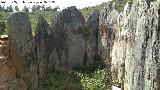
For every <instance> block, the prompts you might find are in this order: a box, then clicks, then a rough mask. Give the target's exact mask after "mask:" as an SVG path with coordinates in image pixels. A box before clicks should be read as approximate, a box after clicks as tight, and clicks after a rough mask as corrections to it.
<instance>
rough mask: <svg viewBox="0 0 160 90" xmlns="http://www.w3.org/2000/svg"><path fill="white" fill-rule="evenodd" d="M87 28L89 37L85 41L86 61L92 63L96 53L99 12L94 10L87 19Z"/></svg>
mask: <svg viewBox="0 0 160 90" xmlns="http://www.w3.org/2000/svg"><path fill="white" fill-rule="evenodd" d="M87 27H88V29H89V38H88V40H87V42H86V46H87V48H86V53H87V56H88V61H87V63H89V64H91V63H93V60H94V59H95V57H96V55H98V27H99V12H98V11H95V12H94V13H93V14H92V15H91V16H89V18H88V20H87Z"/></svg>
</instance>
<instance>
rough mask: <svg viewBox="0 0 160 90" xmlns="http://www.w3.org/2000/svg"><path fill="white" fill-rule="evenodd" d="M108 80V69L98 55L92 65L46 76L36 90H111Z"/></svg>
mask: <svg viewBox="0 0 160 90" xmlns="http://www.w3.org/2000/svg"><path fill="white" fill-rule="evenodd" d="M108 78H109V74H108V69H107V68H106V67H105V66H104V64H103V63H102V61H101V58H100V57H99V56H98V55H97V56H95V60H94V62H93V63H92V64H90V65H82V66H80V67H77V68H75V69H74V70H72V71H68V72H54V73H51V74H48V75H46V76H44V78H43V79H42V80H40V81H39V85H38V88H37V89H36V90H111V89H110V87H111V86H110V85H109V84H108V82H107V79H108Z"/></svg>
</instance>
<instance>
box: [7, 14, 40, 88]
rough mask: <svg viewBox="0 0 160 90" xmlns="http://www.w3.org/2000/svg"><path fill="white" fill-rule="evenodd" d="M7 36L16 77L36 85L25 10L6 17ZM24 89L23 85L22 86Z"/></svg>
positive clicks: (33, 49)
mask: <svg viewBox="0 0 160 90" xmlns="http://www.w3.org/2000/svg"><path fill="white" fill-rule="evenodd" d="M7 30H8V36H9V55H10V59H11V60H10V61H11V63H13V65H14V66H13V67H14V68H15V70H16V79H21V80H23V81H24V83H25V85H27V84H28V83H31V85H33V87H35V86H36V85H37V81H38V80H37V65H36V63H37V62H36V59H35V43H34V39H33V37H32V30H31V24H30V20H29V16H28V14H27V13H25V12H17V13H13V14H12V15H10V16H9V17H8V19H7ZM23 87H24V89H25V86H23Z"/></svg>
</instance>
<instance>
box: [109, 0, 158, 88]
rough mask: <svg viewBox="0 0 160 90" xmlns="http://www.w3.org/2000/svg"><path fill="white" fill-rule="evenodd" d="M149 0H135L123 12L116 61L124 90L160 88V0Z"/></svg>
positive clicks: (114, 58)
mask: <svg viewBox="0 0 160 90" xmlns="http://www.w3.org/2000/svg"><path fill="white" fill-rule="evenodd" d="M147 2H148V1H147ZM147 2H146V0H135V1H134V2H133V4H132V7H131V8H130V6H129V5H126V7H125V9H124V12H123V13H121V15H119V19H118V27H119V28H118V31H117V32H116V39H115V41H114V46H113V50H112V62H113V63H112V64H113V68H116V67H117V69H118V71H117V75H116V76H117V80H118V81H119V82H120V83H123V82H122V81H123V80H124V90H159V89H160V78H159V75H160V67H159V66H160V51H159V48H160V42H159V41H160V40H159V38H160V32H159V31H160V30H159V27H160V26H159V21H160V20H159V19H160V18H159V15H160V13H159V12H160V10H159V8H160V7H159V6H160V1H155V2H151V3H150V4H148V3H147ZM148 5H150V6H148ZM116 65H117V66H116ZM121 65H122V66H123V68H124V67H125V71H124V69H123V68H120V66H121ZM121 70H122V71H121ZM123 71H124V72H123ZM123 74H125V75H123Z"/></svg>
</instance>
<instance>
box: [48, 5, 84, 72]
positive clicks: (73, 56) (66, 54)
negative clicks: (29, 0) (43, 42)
mask: <svg viewBox="0 0 160 90" xmlns="http://www.w3.org/2000/svg"><path fill="white" fill-rule="evenodd" d="M51 27H52V29H53V32H52V33H51V34H50V35H49V41H48V45H49V46H48V52H49V67H50V68H51V69H52V68H55V69H61V70H64V69H70V68H73V67H77V66H79V65H82V64H83V57H84V53H85V41H84V38H83V33H82V30H83V28H84V18H83V16H82V14H81V13H80V11H79V10H78V9H76V7H69V8H67V9H64V10H62V12H61V13H59V14H58V15H57V17H55V18H54V21H53V23H52V25H51Z"/></svg>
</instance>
